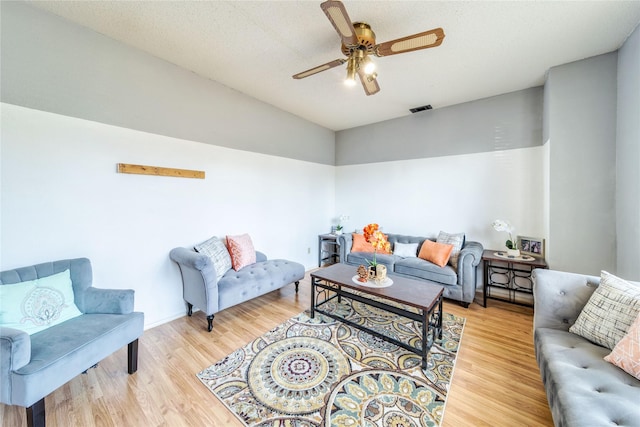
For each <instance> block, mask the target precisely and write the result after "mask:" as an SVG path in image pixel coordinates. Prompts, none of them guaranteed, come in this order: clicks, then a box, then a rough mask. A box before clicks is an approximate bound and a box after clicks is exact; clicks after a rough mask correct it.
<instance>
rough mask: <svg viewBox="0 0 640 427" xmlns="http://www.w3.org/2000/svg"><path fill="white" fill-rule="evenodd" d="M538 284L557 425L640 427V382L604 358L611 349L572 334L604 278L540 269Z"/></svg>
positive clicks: (538, 345) (541, 337) (538, 339)
mask: <svg viewBox="0 0 640 427" xmlns="http://www.w3.org/2000/svg"><path fill="white" fill-rule="evenodd" d="M533 282H534V286H533V293H534V298H535V303H534V304H535V307H534V317H533V327H534V343H535V353H536V360H537V362H538V366H539V367H540V375H541V377H542V382H543V383H544V387H545V390H546V392H547V399H548V400H549V407H550V408H551V414H552V415H553V422H554V424H555V425H556V426H558V427H567V426H576V427H578V426H579V427H583V426H613V425H618V426H627V427H631V426H640V381H639V380H637V379H636V378H634V377H633V376H631V375H629V374H627V373H626V372H625V371H623V370H622V369H619V368H618V367H616V366H615V365H612V364H611V363H609V362H607V361H605V360H604V359H603V358H604V357H605V356H606V355H607V354H609V353H610V352H611V350H609V349H607V348H605V347H601V346H599V345H597V344H593V343H592V342H590V341H588V340H586V339H584V338H582V337H581V336H579V335H576V334H573V333H571V332H569V328H570V327H571V325H573V324H574V323H575V321H576V319H577V318H578V316H579V315H580V312H581V311H582V308H583V307H584V306H585V304H586V303H587V301H588V300H589V297H590V296H591V294H592V293H593V291H594V290H595V289H596V287H597V286H598V284H599V283H600V278H599V277H595V276H584V275H580V274H573V273H565V272H560V271H553V270H541V269H537V270H534V272H533ZM638 285H639V286H640V283H638Z"/></svg>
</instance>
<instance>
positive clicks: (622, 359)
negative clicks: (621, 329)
mask: <svg viewBox="0 0 640 427" xmlns="http://www.w3.org/2000/svg"><path fill="white" fill-rule="evenodd" d="M604 360H606V361H607V362H609V363H612V364H614V365H616V366H617V367H618V368H620V369H622V370H623V371H625V372H626V373H628V374H629V375H633V376H634V377H636V378H637V379H639V380H640V314H639V315H638V317H636V320H635V321H634V322H633V323H632V324H631V327H630V328H629V332H627V335H625V336H624V337H622V339H621V340H620V341H618V344H616V346H615V347H614V349H613V351H612V352H611V354H609V355H607V356H605V357H604Z"/></svg>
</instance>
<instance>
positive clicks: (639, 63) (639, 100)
mask: <svg viewBox="0 0 640 427" xmlns="http://www.w3.org/2000/svg"><path fill="white" fill-rule="evenodd" d="M638 76H640V25H639V26H638V27H636V29H635V31H634V32H633V33H632V34H631V36H629V38H628V39H627V41H626V42H625V44H624V45H623V46H622V48H621V49H620V51H619V52H618V105H617V107H618V108H617V113H618V117H617V119H618V121H617V126H616V139H617V143H616V226H617V235H618V239H617V267H618V274H620V275H621V276H622V277H625V278H627V279H629V280H635V281H640V262H638V260H640V78H638Z"/></svg>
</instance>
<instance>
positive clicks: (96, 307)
mask: <svg viewBox="0 0 640 427" xmlns="http://www.w3.org/2000/svg"><path fill="white" fill-rule="evenodd" d="M134 294H135V291H134V290H132V289H98V288H87V289H86V290H85V291H84V292H83V294H82V298H80V301H81V302H80V306H79V307H78V308H79V309H80V311H82V312H83V313H85V314H98V313H99V314H130V313H132V312H133V303H134Z"/></svg>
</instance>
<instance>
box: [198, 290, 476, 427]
mask: <svg viewBox="0 0 640 427" xmlns="http://www.w3.org/2000/svg"><path fill="white" fill-rule="evenodd" d="M330 310H331V311H333V312H336V313H340V314H341V315H342V316H348V317H349V319H350V320H354V319H355V320H356V321H358V322H361V323H366V324H367V325H368V326H369V327H370V328H374V329H375V330H377V331H381V332H382V331H384V332H383V333H385V334H391V335H392V336H394V337H395V338H397V339H401V340H403V341H406V342H411V343H415V344H419V343H420V325H419V324H418V323H416V322H413V321H411V320H408V319H402V318H398V317H397V316H395V315H390V314H387V313H384V312H382V311H380V310H378V309H375V308H372V307H370V306H366V305H363V304H360V303H357V302H354V303H353V307H351V306H349V305H345V304H331V307H330ZM464 322H465V319H464V318H461V317H456V316H453V315H451V314H447V313H445V314H444V316H443V339H442V342H436V343H435V344H434V345H433V347H432V348H431V352H430V353H429V357H428V366H427V369H426V370H422V369H421V367H420V366H421V360H420V357H419V356H418V355H416V354H414V353H411V352H409V351H407V350H405V349H403V348H401V347H398V346H396V345H395V344H390V343H388V342H386V341H383V340H381V339H379V338H376V337H374V336H372V335H370V334H367V333H365V332H362V331H360V330H359V329H356V328H352V327H350V326H348V325H346V324H344V323H341V322H338V321H335V320H333V319H331V318H329V317H326V316H322V315H319V314H317V313H316V316H315V318H314V319H310V318H309V316H308V312H304V313H301V314H299V315H297V316H295V317H293V318H291V319H289V320H287V321H286V322H284V323H283V324H281V325H279V326H278V327H276V328H275V329H273V330H272V331H269V332H267V333H266V334H264V335H263V336H261V337H259V338H257V339H256V340H254V341H253V342H251V343H249V344H247V345H246V346H244V347H242V348H240V349H238V350H236V351H235V352H233V353H232V354H230V355H228V356H227V357H225V358H224V359H223V360H221V361H219V362H217V363H215V364H214V365H212V366H210V367H209V368H207V369H205V370H203V371H202V372H200V373H198V374H197V377H198V378H199V379H200V380H201V381H202V383H203V384H205V385H206V386H207V387H208V388H209V389H210V390H211V391H212V392H213V393H214V394H215V395H216V396H217V397H218V399H220V400H221V401H222V402H223V403H224V404H225V405H226V406H227V407H228V408H229V409H230V410H231V411H232V412H233V413H234V414H235V415H236V416H237V417H238V418H239V419H240V420H241V421H243V422H244V423H245V424H246V425H247V426H260V427H266V426H287V427H311V426H438V425H440V422H441V421H442V417H443V415H444V406H445V401H446V397H447V392H448V389H449V384H450V381H451V377H452V375H453V368H454V366H455V360H456V354H457V351H458V347H459V345H460V339H461V337H462V331H463V328H464Z"/></svg>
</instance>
